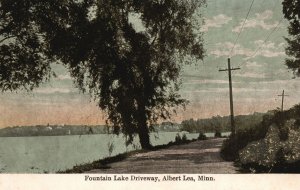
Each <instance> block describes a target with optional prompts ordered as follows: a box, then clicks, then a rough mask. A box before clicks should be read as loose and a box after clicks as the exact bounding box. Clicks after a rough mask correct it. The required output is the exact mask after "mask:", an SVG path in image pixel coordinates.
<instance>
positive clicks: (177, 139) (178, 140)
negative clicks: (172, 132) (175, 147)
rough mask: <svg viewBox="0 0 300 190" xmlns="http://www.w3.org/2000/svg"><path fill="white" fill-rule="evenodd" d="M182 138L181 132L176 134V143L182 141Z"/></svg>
mask: <svg viewBox="0 0 300 190" xmlns="http://www.w3.org/2000/svg"><path fill="white" fill-rule="evenodd" d="M181 141H182V139H181V136H180V134H179V133H177V134H176V137H175V143H181Z"/></svg>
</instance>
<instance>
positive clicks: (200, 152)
mask: <svg viewBox="0 0 300 190" xmlns="http://www.w3.org/2000/svg"><path fill="white" fill-rule="evenodd" d="M223 140H225V139H221V138H218V139H209V140H204V141H195V142H191V143H189V144H184V145H174V146H171V147H169V148H166V149H160V150H157V151H149V152H145V153H137V154H134V155H132V156H130V157H128V158H126V159H125V160H122V161H120V162H115V163H111V164H109V167H108V168H107V169H94V170H90V171H87V172H86V173H116V174H117V173H124V174H125V173H144V174H161V173H170V174H171V173H172V174H175V173H189V174H192V173H198V174H199V173H207V174H231V173H238V171H237V170H238V168H236V167H234V165H233V162H227V161H224V160H223V159H222V158H221V156H220V149H221V146H222V142H223Z"/></svg>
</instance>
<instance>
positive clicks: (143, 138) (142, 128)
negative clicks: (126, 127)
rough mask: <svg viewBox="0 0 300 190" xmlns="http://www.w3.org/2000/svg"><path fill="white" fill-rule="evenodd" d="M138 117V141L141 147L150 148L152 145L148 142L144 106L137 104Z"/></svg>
mask: <svg viewBox="0 0 300 190" xmlns="http://www.w3.org/2000/svg"><path fill="white" fill-rule="evenodd" d="M138 111H139V113H138V115H139V118H138V134H139V138H140V143H141V146H142V149H148V150H149V149H151V148H152V145H151V144H150V136H149V128H148V126H147V118H146V110H145V106H144V105H141V106H139V110H138Z"/></svg>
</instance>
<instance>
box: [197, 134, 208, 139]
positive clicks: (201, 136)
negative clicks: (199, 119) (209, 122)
mask: <svg viewBox="0 0 300 190" xmlns="http://www.w3.org/2000/svg"><path fill="white" fill-rule="evenodd" d="M206 139H207V137H206V135H205V134H204V133H199V136H198V140H206Z"/></svg>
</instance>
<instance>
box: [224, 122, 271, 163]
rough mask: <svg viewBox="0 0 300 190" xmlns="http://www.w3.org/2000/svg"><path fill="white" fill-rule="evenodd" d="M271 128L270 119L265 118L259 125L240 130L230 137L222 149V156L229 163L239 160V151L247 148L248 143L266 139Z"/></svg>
mask: <svg viewBox="0 0 300 190" xmlns="http://www.w3.org/2000/svg"><path fill="white" fill-rule="evenodd" d="M269 126H270V118H268V117H265V118H264V120H263V121H262V123H260V124H259V125H257V126H255V127H253V128H249V129H244V130H238V131H237V132H236V134H235V135H230V136H229V138H228V139H226V140H225V141H224V143H223V145H222V148H221V156H222V158H223V159H225V160H227V161H235V160H237V159H238V158H239V155H238V153H239V151H240V150H241V149H243V148H245V147H246V146H247V145H248V143H250V142H253V141H257V140H260V139H262V138H264V137H265V136H266V134H267V131H268V129H269Z"/></svg>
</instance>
